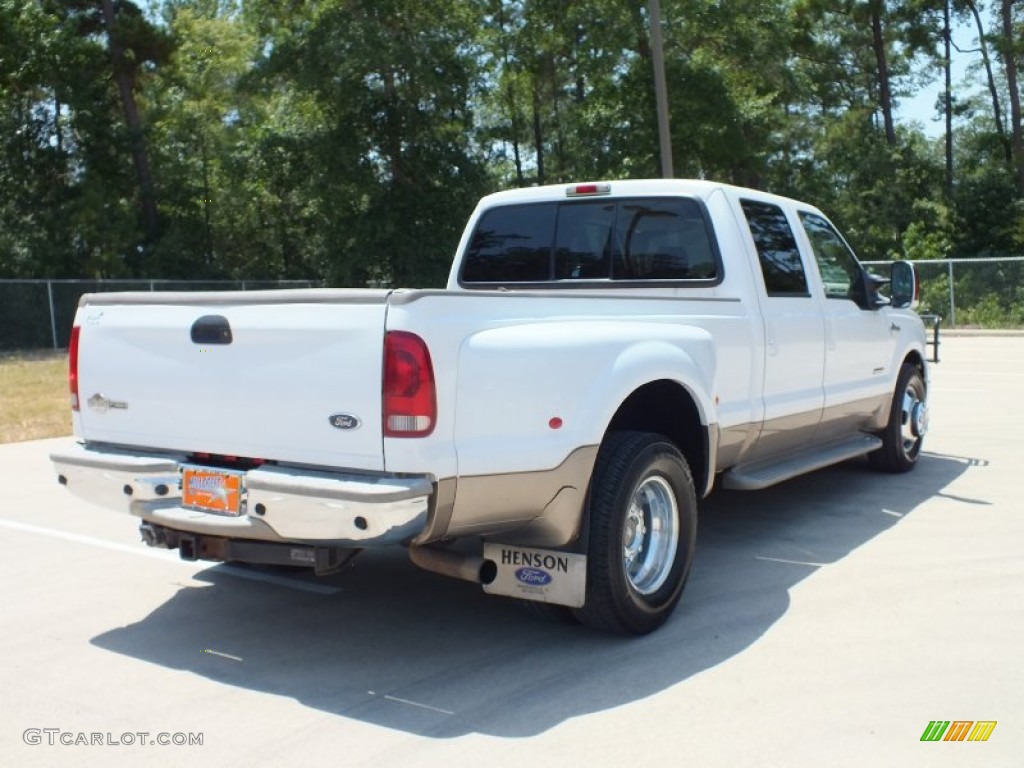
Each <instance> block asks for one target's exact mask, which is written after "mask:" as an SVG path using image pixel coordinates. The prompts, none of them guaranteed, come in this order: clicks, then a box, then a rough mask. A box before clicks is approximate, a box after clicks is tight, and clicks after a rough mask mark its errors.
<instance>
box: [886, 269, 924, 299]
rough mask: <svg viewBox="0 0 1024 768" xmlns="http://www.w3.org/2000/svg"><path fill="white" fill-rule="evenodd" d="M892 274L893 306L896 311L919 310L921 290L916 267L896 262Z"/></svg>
mask: <svg viewBox="0 0 1024 768" xmlns="http://www.w3.org/2000/svg"><path fill="white" fill-rule="evenodd" d="M891 274H892V280H891V283H892V306H893V307H894V308H895V309H917V305H918V304H919V303H920V298H921V296H920V293H921V290H920V285H919V283H918V282H917V272H916V271H915V270H914V265H913V264H911V263H910V262H909V261H894V262H893V263H892V273H891Z"/></svg>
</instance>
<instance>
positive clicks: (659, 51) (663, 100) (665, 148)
mask: <svg viewBox="0 0 1024 768" xmlns="http://www.w3.org/2000/svg"><path fill="white" fill-rule="evenodd" d="M647 5H648V9H649V11H650V17H651V59H652V60H653V62H654V98H655V100H656V101H657V104H658V145H659V147H660V149H661V175H662V176H663V177H664V178H666V179H671V178H672V177H673V176H674V175H675V174H674V172H673V170H672V134H671V133H670V131H669V125H668V88H667V86H666V85H665V49H664V46H663V45H662V42H661V3H660V2H659V0H649V2H648V4H647Z"/></svg>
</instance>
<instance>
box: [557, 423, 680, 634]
mask: <svg viewBox="0 0 1024 768" xmlns="http://www.w3.org/2000/svg"><path fill="white" fill-rule="evenodd" d="M589 521H590V542H589V547H588V552H587V593H586V602H585V604H584V605H583V607H582V608H579V609H577V610H576V618H577V619H579V621H580V622H581V623H583V624H586V625H587V626H590V627H593V628H596V629H601V630H605V631H609V632H616V633H620V634H629V635H643V634H647V633H648V632H652V631H654V630H655V629H657V628H658V627H660V626H661V625H662V624H663V623H665V620H666V619H668V617H669V616H670V615H671V613H672V611H673V610H674V609H675V607H676V604H677V603H678V602H679V597H680V595H682V592H683V587H684V585H685V584H686V579H687V577H688V576H689V573H690V565H691V563H692V561H693V552H694V549H695V547H696V543H697V495H696V492H695V491H694V487H693V479H692V477H691V475H690V468H689V466H688V465H687V463H686V459H685V458H683V456H682V454H681V453H680V452H679V450H678V449H677V448H676V447H675V446H674V445H673V444H672V443H670V442H669V441H668V440H667V439H666V438H664V437H662V436H661V435H655V434H651V433H646V432H612V433H610V434H609V435H608V436H607V438H606V439H605V442H604V444H603V445H602V446H601V451H600V453H599V454H598V457H597V462H596V465H595V467H594V475H593V479H592V480H591V486H590V499H589Z"/></svg>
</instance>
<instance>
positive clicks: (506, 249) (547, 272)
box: [462, 203, 557, 283]
mask: <svg viewBox="0 0 1024 768" xmlns="http://www.w3.org/2000/svg"><path fill="white" fill-rule="evenodd" d="M556 210H557V208H556V206H555V205H554V204H552V203H541V204H538V205H510V206H504V207H501V208H492V209H491V210H489V211H487V212H486V213H485V214H484V215H483V216H482V217H481V218H480V223H479V224H478V225H477V228H476V232H474V233H473V239H472V241H471V242H470V244H469V248H468V249H467V250H466V258H465V260H464V264H463V267H462V279H463V280H466V281H468V282H471V283H529V282H541V281H544V280H550V279H551V244H552V242H553V241H554V234H555V212H556Z"/></svg>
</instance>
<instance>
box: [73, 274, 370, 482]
mask: <svg viewBox="0 0 1024 768" xmlns="http://www.w3.org/2000/svg"><path fill="white" fill-rule="evenodd" d="M386 301H387V292H386V291H365V292H353V291H345V292H341V291H339V292H337V294H334V293H333V292H330V291H320V292H318V293H317V298H307V299H306V300H302V299H299V298H297V297H296V294H294V293H292V292H281V293H277V292H261V293H248V294H228V293H225V294H218V295H217V300H211V297H210V296H209V295H206V296H204V297H203V299H202V301H198V300H194V299H193V300H190V298H189V296H188V295H187V294H166V295H163V297H161V295H160V294H157V295H153V296H147V295H145V294H134V295H133V294H122V295H119V296H114V295H95V296H90V297H86V299H85V300H83V303H82V306H81V307H80V308H79V310H78V315H77V317H76V319H75V324H76V325H78V326H79V327H80V331H79V333H80V337H79V350H80V351H79V362H78V382H79V388H78V391H79V399H80V403H81V421H80V423H79V425H78V428H79V431H80V436H81V437H84V438H85V439H86V440H87V441H90V442H103V443H112V444H116V445H126V446H140V447H145V448H150V449H152V448H157V449H164V450H174V451H187V452H204V453H210V454H217V455H227V456H245V457H250V458H263V459H271V460H278V461H286V462H296V463H306V464H318V465H333V466H345V467H350V468H353V469H367V470H382V469H383V468H384V460H383V443H382V436H381V366H382V354H383V352H382V350H383V338H384V322H385V316H386V311H387V304H386ZM197 321H198V322H197Z"/></svg>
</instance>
